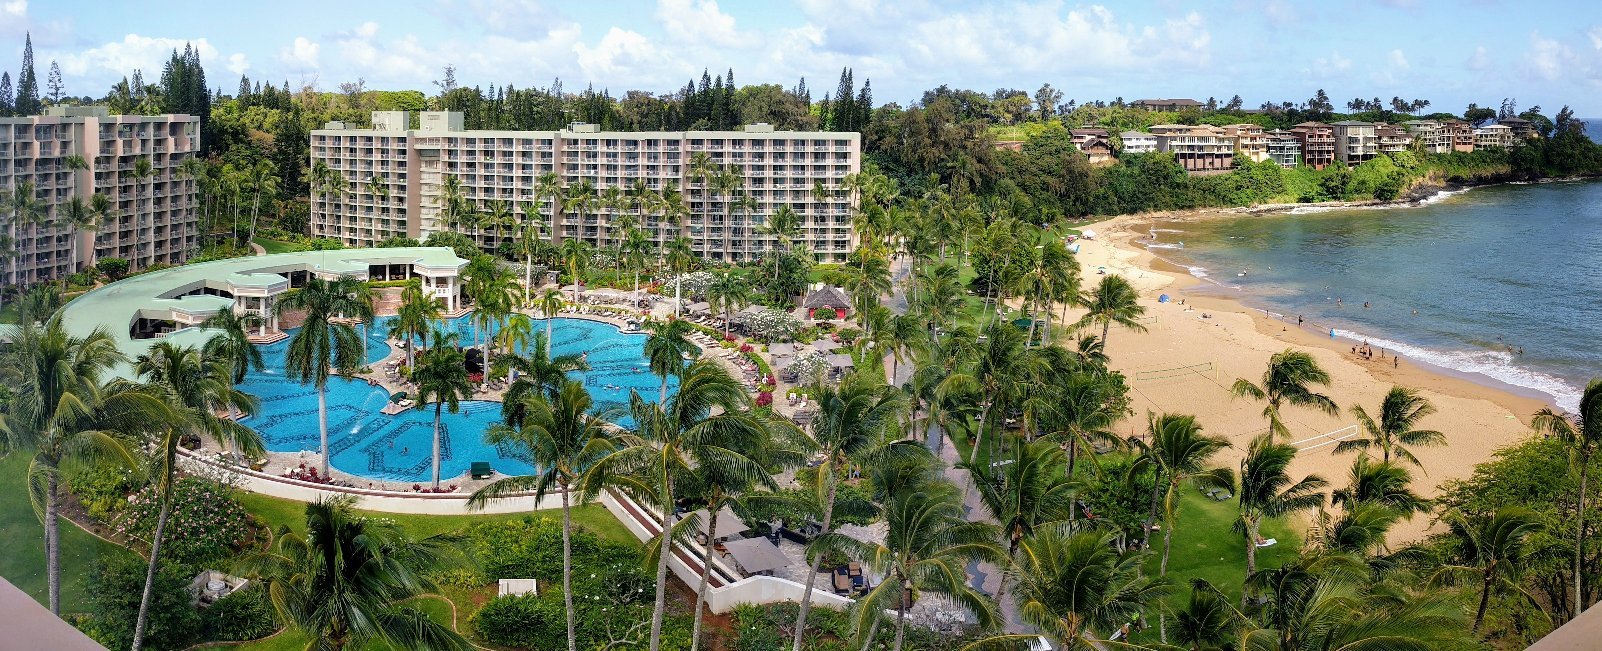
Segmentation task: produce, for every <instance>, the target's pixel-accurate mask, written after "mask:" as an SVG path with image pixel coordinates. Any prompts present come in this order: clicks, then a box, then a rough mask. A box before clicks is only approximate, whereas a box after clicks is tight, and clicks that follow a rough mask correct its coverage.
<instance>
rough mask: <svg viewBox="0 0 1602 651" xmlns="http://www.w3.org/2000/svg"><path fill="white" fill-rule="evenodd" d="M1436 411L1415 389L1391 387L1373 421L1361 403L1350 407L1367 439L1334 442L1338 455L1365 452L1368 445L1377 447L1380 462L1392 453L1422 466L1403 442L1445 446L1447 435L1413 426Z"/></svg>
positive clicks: (1389, 459) (1414, 444)
mask: <svg viewBox="0 0 1602 651" xmlns="http://www.w3.org/2000/svg"><path fill="white" fill-rule="evenodd" d="M1433 413H1435V407H1434V406H1433V405H1431V404H1430V401H1429V399H1428V398H1425V397H1424V396H1421V395H1419V393H1418V391H1416V390H1414V389H1409V388H1406V387H1391V390H1390V391H1389V392H1387V393H1386V394H1385V398H1384V399H1383V400H1381V401H1380V411H1379V422H1375V421H1374V419H1373V418H1371V417H1370V416H1369V415H1368V412H1367V411H1364V410H1363V406H1362V405H1355V406H1353V407H1352V416H1353V417H1355V418H1357V424H1359V425H1361V426H1362V427H1363V433H1365V434H1367V435H1368V437H1367V438H1351V439H1346V440H1344V441H1341V442H1340V443H1336V444H1335V452H1336V453H1337V454H1339V453H1342V452H1348V451H1351V450H1359V451H1361V452H1362V453H1363V454H1365V455H1366V454H1368V450H1369V448H1379V449H1380V453H1381V455H1380V461H1382V462H1384V463H1390V462H1391V457H1392V456H1393V455H1394V456H1395V457H1396V458H1397V459H1399V460H1402V461H1406V462H1408V463H1411V464H1413V465H1415V466H1419V467H1423V464H1421V463H1419V461H1418V457H1415V456H1413V453H1412V452H1410V451H1409V450H1408V449H1407V448H1405V447H1402V446H1404V445H1409V446H1418V445H1426V446H1438V445H1446V435H1445V434H1442V433H1440V432H1437V431H1434V430H1421V429H1415V427H1416V426H1417V425H1418V421H1419V420H1421V419H1423V418H1424V417H1425V416H1428V415H1430V414H1433Z"/></svg>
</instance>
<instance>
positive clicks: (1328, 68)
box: [1302, 50, 1352, 79]
mask: <svg viewBox="0 0 1602 651" xmlns="http://www.w3.org/2000/svg"><path fill="white" fill-rule="evenodd" d="M1351 69H1352V60H1351V59H1349V58H1346V57H1344V56H1341V53H1340V51H1339V50H1336V51H1334V52H1331V53H1330V54H1329V56H1327V57H1318V58H1315V59H1313V67H1312V68H1304V69H1303V70H1302V72H1303V73H1304V74H1308V75H1312V76H1315V77H1319V78H1323V79H1328V78H1330V77H1337V76H1340V75H1343V74H1345V73H1346V71H1348V70H1351Z"/></svg>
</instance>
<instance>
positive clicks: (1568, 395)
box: [1334, 328, 1580, 411]
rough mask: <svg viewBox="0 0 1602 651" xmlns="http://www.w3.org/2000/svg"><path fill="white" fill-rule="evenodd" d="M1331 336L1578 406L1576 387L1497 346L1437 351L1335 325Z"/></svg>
mask: <svg viewBox="0 0 1602 651" xmlns="http://www.w3.org/2000/svg"><path fill="white" fill-rule="evenodd" d="M1334 332H1335V336H1337V337H1342V338H1345V339H1350V340H1353V341H1366V342H1368V344H1369V345H1370V346H1374V347H1376V348H1384V349H1385V350H1389V351H1393V352H1398V353H1401V354H1402V356H1403V357H1407V358H1410V359H1416V360H1419V361H1421V362H1425V363H1428V364H1433V365H1435V366H1439V367H1441V368H1446V369H1451V370H1454V371H1458V372H1461V373H1474V374H1478V375H1483V376H1485V377H1488V378H1491V379H1493V380H1496V381H1498V382H1503V383H1506V384H1511V385H1513V386H1516V387H1523V388H1525V389H1532V390H1535V391H1539V392H1541V393H1544V394H1546V395H1548V396H1551V398H1552V400H1553V402H1555V403H1557V406H1558V407H1560V408H1563V409H1567V410H1569V411H1574V410H1577V409H1579V408H1580V389H1579V387H1576V386H1574V385H1573V384H1570V383H1568V382H1567V381H1565V380H1563V379H1562V378H1559V377H1555V376H1552V375H1548V374H1546V373H1542V372H1540V371H1537V370H1534V369H1530V368H1525V367H1522V366H1519V365H1517V364H1515V363H1514V360H1515V356H1514V355H1513V354H1512V353H1508V352H1506V351H1499V350H1477V351H1458V350H1454V351H1440V350H1431V349H1428V348H1422V347H1419V346H1414V345H1412V344H1407V343H1402V342H1399V341H1393V340H1390V339H1384V338H1380V337H1371V336H1368V335H1364V334H1362V333H1358V332H1352V331H1350V330H1342V329H1340V328H1336V329H1335V331H1334Z"/></svg>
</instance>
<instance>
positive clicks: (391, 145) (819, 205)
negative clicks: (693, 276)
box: [310, 111, 862, 262]
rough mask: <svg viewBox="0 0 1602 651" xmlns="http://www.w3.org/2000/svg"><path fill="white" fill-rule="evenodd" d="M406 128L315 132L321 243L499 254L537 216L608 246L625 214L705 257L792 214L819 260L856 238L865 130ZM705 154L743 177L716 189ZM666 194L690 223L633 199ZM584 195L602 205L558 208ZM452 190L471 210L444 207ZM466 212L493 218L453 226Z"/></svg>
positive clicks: (750, 242)
mask: <svg viewBox="0 0 1602 651" xmlns="http://www.w3.org/2000/svg"><path fill="white" fill-rule="evenodd" d="M411 122H412V119H411V115H410V114H409V113H408V112H406V111H379V112H374V113H373V119H372V124H373V126H372V128H354V127H351V126H348V125H345V124H343V123H340V122H330V123H328V124H327V125H325V127H324V128H322V129H318V130H315V131H312V133H311V161H310V163H311V165H312V167H313V168H314V169H316V168H317V167H318V164H319V163H321V164H322V165H324V166H326V167H327V169H329V170H331V171H332V172H334V173H337V174H333V175H332V176H333V177H334V181H335V183H334V185H337V186H338V187H317V181H316V179H314V187H313V189H312V197H311V219H310V221H311V233H312V235H313V236H315V237H327V238H333V239H337V240H340V241H342V242H344V243H345V244H346V245H348V246H353V247H367V246H373V245H375V244H377V243H379V242H382V241H384V240H385V239H388V238H392V237H409V238H413V239H419V240H421V239H426V238H427V237H428V236H429V235H431V234H433V233H437V232H440V231H445V230H452V231H457V232H461V233H463V234H465V235H469V236H471V237H474V238H476V239H477V241H478V243H479V245H480V246H481V247H483V248H485V249H494V248H495V247H497V246H499V245H500V244H501V243H502V241H503V240H504V239H505V238H507V237H511V234H512V232H513V224H516V223H521V222H522V221H523V220H524V215H527V214H529V213H530V212H531V211H537V212H538V213H539V214H540V215H542V216H543V217H542V221H544V222H545V224H546V226H547V228H546V230H545V231H544V233H545V235H544V237H548V238H551V239H552V240H553V241H556V242H561V241H563V240H566V239H568V238H580V239H582V240H584V241H586V242H589V243H590V244H593V245H596V246H598V247H611V246H613V245H616V244H617V243H618V242H620V241H621V240H622V238H623V237H624V233H625V231H624V229H623V228H621V227H620V220H630V221H632V224H633V226H634V227H635V228H638V229H640V230H641V231H643V232H644V233H645V234H646V236H647V237H648V238H650V239H651V241H653V242H655V243H657V244H663V243H666V242H669V241H672V240H673V239H674V238H677V237H679V236H685V237H688V238H690V241H691V245H692V249H693V251H694V252H695V253H696V254H697V255H699V256H702V257H705V258H710V259H713V260H728V261H741V260H750V259H754V258H757V257H760V256H761V255H762V254H763V253H764V252H766V251H768V250H770V249H772V248H773V247H776V246H778V243H777V240H776V238H775V237H773V236H772V235H769V234H766V233H764V232H763V225H764V224H765V223H766V222H767V219H768V217H769V216H771V215H772V214H774V213H775V212H777V211H779V210H780V209H781V208H785V207H788V208H789V209H790V210H792V211H794V213H795V214H796V216H797V222H798V223H799V225H800V233H799V235H798V236H797V237H796V238H795V243H796V244H803V245H805V246H806V247H807V248H808V249H810V250H811V251H812V252H813V253H814V254H815V255H816V256H817V258H818V260H819V261H822V262H840V261H844V260H845V257H846V254H847V253H849V252H850V251H851V249H852V246H853V244H854V242H853V239H852V238H853V235H852V231H851V226H850V219H851V202H852V201H853V198H852V196H851V193H849V192H847V191H846V186H845V185H844V183H843V181H844V180H845V179H846V177H847V176H850V175H852V174H855V173H857V172H858V171H860V170H861V160H862V143H861V135H860V134H857V133H834V132H798V131H777V130H774V129H773V128H772V127H771V126H769V125H767V124H751V125H746V127H745V129H744V130H743V131H628V132H623V131H600V130H599V129H598V128H597V127H596V126H595V125H592V124H583V123H574V124H572V125H570V126H569V127H568V128H566V129H562V130H558V131H489V130H467V129H465V128H463V119H462V114H461V113H457V112H446V111H424V112H422V113H420V114H419V115H418V120H417V124H416V126H415V128H414V127H413V125H412V124H411ZM702 154H704V156H705V158H704V161H705V162H706V163H709V164H710V165H711V166H713V167H715V168H717V169H718V170H724V171H726V172H732V173H733V174H731V175H726V176H725V181H727V180H728V177H729V176H732V177H733V179H734V180H735V181H736V182H734V183H727V182H725V183H722V184H708V183H707V182H706V181H705V179H706V176H707V175H706V174H705V173H704V172H706V171H708V170H707V166H706V165H705V164H702V165H697V164H696V161H697V160H698V159H700V158H699V155H702ZM709 185H710V186H711V187H708V186H709ZM581 188H588V189H593V194H589V193H588V192H583V191H582V190H579V189H581ZM669 189H672V190H676V191H677V192H678V193H679V195H680V197H681V198H682V203H683V207H684V209H685V211H684V213H683V214H682V215H681V217H682V219H680V218H677V217H674V216H671V215H669V214H667V212H666V211H664V210H663V209H661V208H659V207H656V206H657V205H659V204H658V203H657V202H653V201H646V202H639V201H634V199H636V198H638V197H641V196H648V197H649V198H655V197H659V196H660V195H661V194H662V193H663V192H664V191H665V190H669ZM575 194H577V195H580V196H585V195H588V196H592V197H593V198H594V200H590V201H586V200H582V199H581V200H576V201H572V200H570V201H566V202H564V201H563V198H564V197H570V196H573V195H575ZM668 194H672V193H671V192H669V193H668ZM453 195H454V197H455V198H458V199H460V200H461V201H464V202H466V203H468V204H470V207H471V210H468V211H464V210H460V209H456V210H448V209H447V206H448V205H449V204H450V199H451V198H452V197H453ZM642 203H643V204H644V205H643V207H642ZM564 204H565V205H564ZM464 212H469V213H476V214H477V215H488V216H491V217H492V218H491V219H490V220H488V221H487V222H486V221H485V220H483V219H479V220H462V219H460V218H454V219H453V215H461V214H462V213H464Z"/></svg>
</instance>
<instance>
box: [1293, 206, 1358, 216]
mask: <svg viewBox="0 0 1602 651" xmlns="http://www.w3.org/2000/svg"><path fill="white" fill-rule="evenodd" d="M1331 210H1345V208H1337V207H1335V206H1297V207H1295V208H1291V210H1290V214H1292V215H1311V214H1313V213H1321V212H1329V211H1331Z"/></svg>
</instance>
